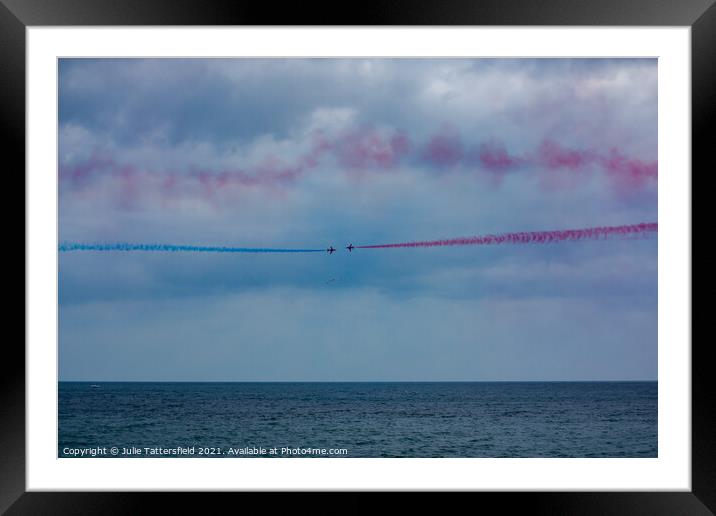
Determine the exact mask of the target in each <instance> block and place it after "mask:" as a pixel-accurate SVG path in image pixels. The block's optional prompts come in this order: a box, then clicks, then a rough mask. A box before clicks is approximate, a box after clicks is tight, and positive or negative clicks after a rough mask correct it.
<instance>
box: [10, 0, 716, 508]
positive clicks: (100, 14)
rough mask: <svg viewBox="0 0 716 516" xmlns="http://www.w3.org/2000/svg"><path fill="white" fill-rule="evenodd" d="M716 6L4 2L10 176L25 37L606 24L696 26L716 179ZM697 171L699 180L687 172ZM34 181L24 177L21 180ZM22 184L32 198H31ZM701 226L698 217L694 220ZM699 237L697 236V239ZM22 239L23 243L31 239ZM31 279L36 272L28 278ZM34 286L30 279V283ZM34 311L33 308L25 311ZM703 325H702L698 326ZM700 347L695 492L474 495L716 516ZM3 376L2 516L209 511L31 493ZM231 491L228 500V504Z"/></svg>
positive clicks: (573, 1) (700, 86) (16, 379)
mask: <svg viewBox="0 0 716 516" xmlns="http://www.w3.org/2000/svg"><path fill="white" fill-rule="evenodd" d="M715 3H716V0H680V1H678V2H673V1H670V0H632V1H629V2H626V1H624V0H600V1H594V0H593V1H586V0H550V1H545V2H535V1H534V0H511V1H510V2H504V1H499V0H451V1H443V2H429V1H426V0H420V1H418V0H400V1H395V0H393V1H387V0H386V1H383V2H377V1H369V2H362V3H361V4H360V7H359V8H356V9H350V8H349V7H350V6H349V5H347V4H340V3H333V4H329V5H322V4H313V5H312V4H307V3H306V2H300V3H285V5H281V6H280V8H276V6H274V5H272V4H268V3H257V2H247V1H241V0H235V1H229V0H212V1H207V0H204V1H201V0H124V1H121V2H117V1H112V0H0V112H1V113H2V124H1V125H2V127H3V129H4V130H5V132H6V134H5V135H4V138H3V140H2V141H3V142H4V143H5V144H6V145H5V153H6V160H7V158H8V157H10V163H12V164H13V165H12V166H8V167H7V169H6V173H7V174H8V175H14V176H15V177H19V176H20V174H19V173H17V172H16V171H17V170H23V171H24V170H25V145H24V142H25V130H24V129H25V59H26V54H25V30H26V28H27V27H31V26H47V25H49V26H55V25H57V26H63V25H72V26H83V25H101V26H109V25H157V26H161V25H451V26H457V25H552V26H559V25H577V26H583V25H607V26H631V25H634V26H645V25H646V26H690V27H691V38H692V39H691V45H692V46H691V50H692V56H691V58H692V62H691V71H692V161H693V166H692V168H694V169H695V168H700V169H702V170H704V171H706V170H711V171H712V170H714V167H713V165H714V163H713V161H714V158H713V152H712V150H711V147H712V145H713V137H712V135H713V134H714V120H716V118H715V117H714V113H716V109H714V108H715V107H716V6H715V5H714V4H715ZM685 172H686V173H690V171H685ZM23 177H24V176H23ZM24 189H25V185H24V180H23V182H22V190H23V192H24ZM692 218H693V216H692ZM692 234H693V232H692ZM23 238H24V237H23ZM24 258H25V259H27V256H25V257H24ZM26 274H27V273H26ZM26 279H27V278H26ZM23 306H24V304H23ZM692 320H693V317H692ZM689 344H691V354H692V455H691V464H692V477H691V478H692V490H691V491H690V492H661V491H660V492H633V493H631V492H588V493H587V492H583V493H577V492H568V493H557V492H550V493H544V492H529V493H513V492H505V493H474V495H475V496H478V497H480V498H481V501H480V503H485V502H488V501H489V502H492V503H498V504H499V505H500V510H501V511H508V512H509V511H511V510H518V509H520V510H522V511H525V512H527V513H530V514H582V515H590V514H652V515H660V514H664V515H667V514H668V515H674V514H713V513H715V512H716V398H715V397H714V395H713V394H712V392H713V389H711V388H710V387H712V386H713V383H714V381H713V375H712V374H711V367H712V366H713V365H714V351H713V348H712V345H711V343H710V342H709V340H706V339H702V340H693V342H691V343H689V342H684V343H683V345H685V346H687V345H689ZM4 348H5V353H4V356H3V360H2V362H1V363H3V367H2V375H0V396H1V398H0V422H1V424H0V513H2V512H5V511H7V514H74V515H78V514H135V513H136V514H140V513H145V512H147V505H146V504H147V502H148V501H149V498H156V497H159V498H160V503H161V504H162V508H163V509H164V510H171V509H170V507H171V505H174V504H177V505H179V504H181V508H183V509H184V510H191V509H196V510H198V511H202V512H203V511H204V510H205V506H204V503H205V501H206V497H199V499H197V497H189V496H188V495H187V494H183V493H182V494H176V495H175V496H169V495H167V494H147V493H106V492H105V493H77V492H74V493H60V492H52V493H49V492H46V493H40V492H26V489H25V348H24V344H23V345H21V344H20V340H19V339H7V340H6V341H5V345H4ZM233 495H234V494H231V493H218V494H215V496H220V497H221V498H222V499H224V500H226V499H227V497H229V496H233Z"/></svg>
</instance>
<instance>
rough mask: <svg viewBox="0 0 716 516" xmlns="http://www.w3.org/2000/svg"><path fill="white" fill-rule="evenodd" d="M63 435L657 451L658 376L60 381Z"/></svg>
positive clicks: (630, 453)
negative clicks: (574, 379)
mask: <svg viewBox="0 0 716 516" xmlns="http://www.w3.org/2000/svg"><path fill="white" fill-rule="evenodd" d="M58 444H59V446H58V456H60V457H78V456H82V457H88V456H95V457H112V456H118V457H207V456H208V457H217V458H219V457H223V458H227V457H244V458H245V457H289V456H290V457H326V456H332V457H335V456H341V457H656V456H657V452H658V445H657V383H656V382H465V383H462V382H444V383H443V382H440V383H94V384H92V383H85V382H60V384H59V435H58ZM115 454H116V455H115Z"/></svg>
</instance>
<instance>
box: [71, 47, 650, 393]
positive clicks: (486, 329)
mask: <svg viewBox="0 0 716 516" xmlns="http://www.w3.org/2000/svg"><path fill="white" fill-rule="evenodd" d="M59 73H60V76H59V156H58V161H59V170H58V173H59V237H60V240H64V241H77V242H87V243H100V244H101V243H104V242H129V243H136V244H143V243H155V244H176V245H199V246H201V245H204V246H233V247H282V248H294V247H295V248H325V247H328V245H335V246H336V247H339V248H340V252H339V253H336V254H335V255H333V256H328V255H326V254H325V253H315V255H313V254H311V255H292V256H283V255H262V256H255V255H240V256H239V255H222V256H216V255H201V256H197V255H193V256H190V255H187V254H182V253H144V254H142V253H112V252H104V253H94V252H91V251H86V252H77V253H61V255H60V257H59V260H60V261H59V302H60V310H61V314H60V331H61V345H60V362H61V371H62V374H63V377H64V378H89V377H91V376H92V375H93V374H96V375H97V377H105V378H117V379H118V378H137V379H139V378H147V379H149V378H152V377H153V375H154V377H158V376H162V374H165V373H162V372H161V371H158V370H157V369H156V368H153V367H152V366H151V361H152V360H159V359H160V358H161V357H171V360H172V364H173V365H172V366H171V367H169V366H168V367H167V369H166V377H167V378H169V377H171V378H177V379H180V378H181V379H193V378H196V379H198V378H200V377H201V378H203V379H221V378H227V379H228V378H229V377H231V376H232V374H231V365H232V364H233V365H236V364H241V365H236V369H235V370H236V375H237V377H240V378H244V379H290V378H296V379H301V378H305V379H311V378H314V379H318V378H320V379H333V378H336V379H350V378H354V377H355V378H358V377H360V378H362V379H377V378H385V379H432V378H434V379H443V378H451V379H460V378H480V379H490V378H498V377H499V378H503V379H506V378H527V377H531V376H530V375H531V374H532V373H530V371H533V373H534V375H538V373H539V374H540V375H542V376H541V377H545V378H561V377H567V376H568V377H575V378H589V377H600V378H622V377H624V378H626V377H654V375H655V361H656V344H655V343H656V337H655V331H656V306H655V299H656V262H657V245H656V244H657V240H656V239H653V240H644V241H642V240H636V241H618V242H616V241H614V242H604V241H598V242H596V241H595V242H571V243H569V244H564V245H562V244H559V245H552V244H550V245H545V246H540V247H539V248H535V247H530V246H520V247H519V248H517V247H515V246H502V247H500V246H493V247H490V248H488V247H479V248H459V249H457V248H438V249H417V250H399V249H394V250H381V251H379V250H356V251H354V252H353V253H351V254H349V253H347V252H345V251H344V250H343V249H342V247H343V246H344V245H347V244H348V243H353V244H354V245H362V244H376V243H378V244H379V243H384V242H401V241H416V240H434V239H440V238H451V237H460V236H465V235H477V234H493V233H505V232H522V231H540V230H558V229H569V228H579V227H592V226H611V225H622V224H633V223H638V222H650V221H656V220H657V215H658V214H657V189H658V162H657V154H658V153H657V124H656V114H657V102H656V99H657V96H656V94H657V62H656V60H655V59H647V60H638V59H637V60H632V59H608V60H602V59H594V60H592V59H589V60H581V59H558V60H552V59H548V60H541V59H526V60H525V59H478V60H473V59H196V60H195V59H179V60H175V59H166V60H164V59H160V60H153V59H148V60H135V59H61V60H60V63H59ZM332 279H333V280H334V281H330V280H332ZM329 281H330V282H329ZM327 282H329V283H327ZM337 335H338V336H339V337H337ZM198 341H201V342H202V343H205V344H206V345H207V346H209V348H211V351H212V352H213V354H211V353H210V354H209V355H206V356H205V355H200V354H198V353H197V352H196V350H195V346H196V342H198ZM237 343H238V344H237ZM232 346H233V347H232ZM570 346H572V347H570ZM143 353H144V354H143ZM81 356H84V357H85V358H86V360H85V359H83V360H85V361H84V362H80V358H79V357H81ZM139 356H146V357H150V359H151V360H149V362H148V363H147V364H146V365H145V366H142V367H138V368H137V369H135V372H131V367H132V364H133V363H135V364H136V359H137V357H139ZM245 356H251V357H253V359H252V360H249V359H247V360H246V362H245V363H244V362H243V361H242V357H245ZM277 356H280V357H282V359H281V360H280V361H272V358H275V357H277ZM594 356H596V357H598V358H599V360H594V361H593V364H594V366H593V367H590V359H591V357H594ZM207 357H208V358H207ZM310 357H318V358H317V359H315V360H316V362H315V367H314V366H312V365H311V363H310V362H311V359H310ZM608 357H612V358H614V357H618V358H619V360H616V361H614V360H613V361H612V362H613V363H612V367H613V369H611V370H610V369H609V360H608ZM82 364H85V365H82ZM614 364H616V365H614ZM192 367H194V369H192ZM211 370H216V371H217V373H216V375H214V376H212V375H210V373H209V372H210V371H211ZM450 371H452V373H450Z"/></svg>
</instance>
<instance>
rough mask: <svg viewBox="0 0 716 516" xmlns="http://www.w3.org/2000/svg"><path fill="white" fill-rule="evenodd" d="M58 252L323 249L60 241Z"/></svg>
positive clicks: (249, 251) (308, 251) (221, 251)
mask: <svg viewBox="0 0 716 516" xmlns="http://www.w3.org/2000/svg"><path fill="white" fill-rule="evenodd" d="M59 250H60V252H67V251H158V252H170V253H179V252H189V253H322V252H325V249H280V248H271V247H223V246H200V245H171V244H126V243H111V244H83V243H77V242H62V243H61V244H60V247H59Z"/></svg>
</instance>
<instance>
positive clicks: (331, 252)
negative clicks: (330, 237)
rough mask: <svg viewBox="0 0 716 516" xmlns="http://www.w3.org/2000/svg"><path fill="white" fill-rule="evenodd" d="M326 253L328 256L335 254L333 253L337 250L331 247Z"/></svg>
mask: <svg viewBox="0 0 716 516" xmlns="http://www.w3.org/2000/svg"><path fill="white" fill-rule="evenodd" d="M326 252H327V253H328V254H333V253H335V252H336V250H335V248H334V247H333V246H331V247H329V248H328V249H326Z"/></svg>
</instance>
